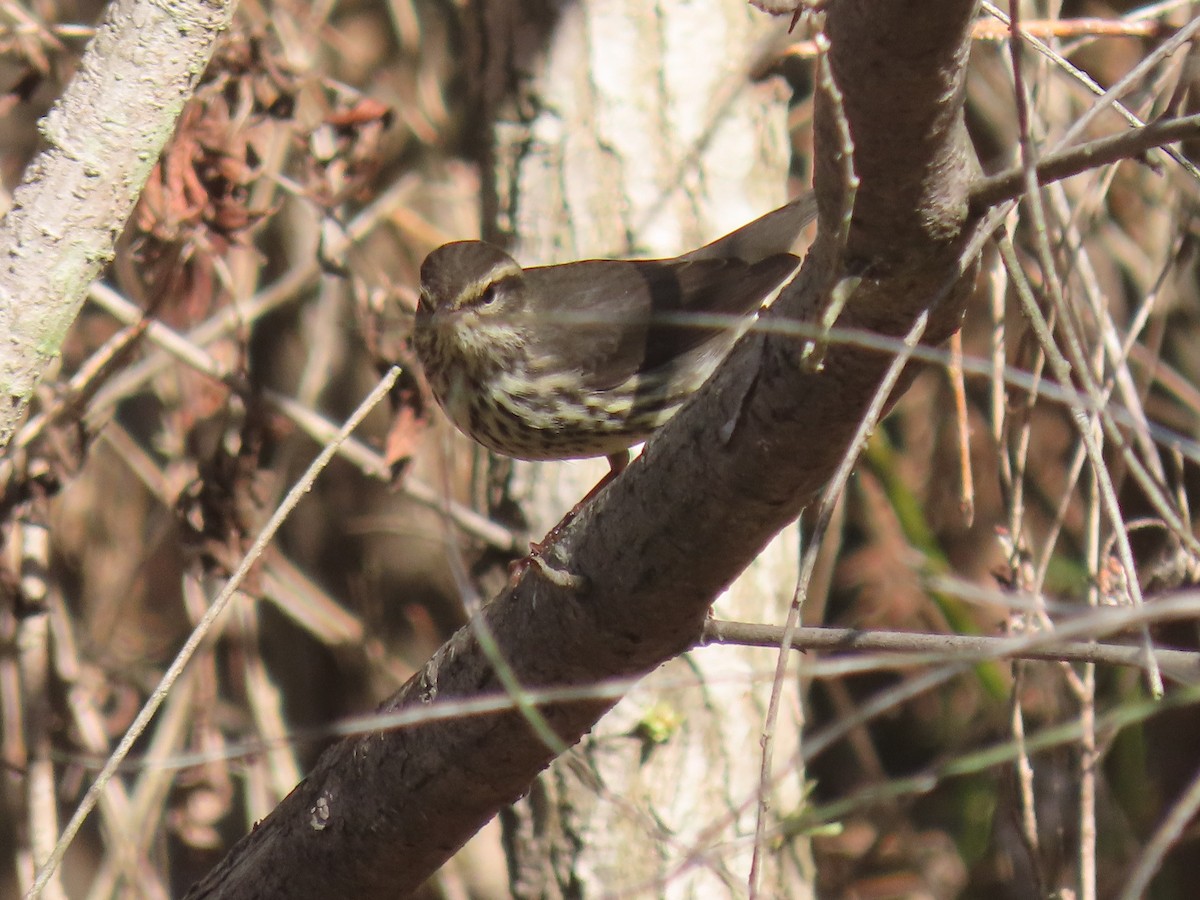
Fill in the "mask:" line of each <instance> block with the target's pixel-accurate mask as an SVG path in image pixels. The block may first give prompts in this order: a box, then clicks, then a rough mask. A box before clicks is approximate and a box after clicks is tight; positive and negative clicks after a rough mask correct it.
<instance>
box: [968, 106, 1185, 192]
mask: <svg viewBox="0 0 1200 900" xmlns="http://www.w3.org/2000/svg"><path fill="white" fill-rule="evenodd" d="M1197 135H1200V115H1194V116H1183V117H1181V118H1178V119H1168V120H1166V121H1161V122H1152V123H1150V124H1149V125H1145V126H1143V127H1141V128H1132V129H1130V130H1129V131H1124V132H1121V133H1120V134H1114V135H1110V136H1109V137H1103V138H1099V139H1097V140H1094V141H1088V142H1087V143H1083V144H1077V145H1075V146H1074V147H1068V148H1067V149H1066V150H1059V151H1057V152H1055V153H1047V154H1046V155H1044V156H1043V157H1042V158H1041V159H1040V160H1038V164H1037V167H1036V171H1037V180H1038V184H1040V185H1045V184H1049V183H1050V182H1052V181H1061V180H1062V179H1064V178H1070V177H1071V176H1072V175H1079V174H1081V173H1083V172H1086V171H1088V170H1090V169H1096V168H1099V167H1100V166H1106V165H1110V164H1112V163H1116V162H1120V161H1121V160H1124V159H1134V158H1136V157H1138V156H1140V155H1142V154H1143V153H1145V152H1146V151H1147V150H1153V149H1155V148H1156V147H1161V146H1163V145H1164V144H1171V143H1174V142H1175V141H1182V140H1186V139H1187V138H1194V137H1196V136H1197ZM1024 178H1025V174H1024V170H1023V169H1022V167H1021V166H1014V167H1012V168H1011V169H1005V170H1004V171H1003V172H997V173H996V174H995V175H989V176H987V177H986V178H980V179H979V180H978V181H976V182H975V183H974V184H973V185H971V192H970V193H971V206H972V208H973V209H976V210H983V209H985V208H986V207H989V206H995V205H996V204H997V203H1002V202H1003V201H1005V200H1015V199H1016V198H1017V197H1020V196H1021V195H1022V194H1023V193H1024V192H1025V185H1024Z"/></svg>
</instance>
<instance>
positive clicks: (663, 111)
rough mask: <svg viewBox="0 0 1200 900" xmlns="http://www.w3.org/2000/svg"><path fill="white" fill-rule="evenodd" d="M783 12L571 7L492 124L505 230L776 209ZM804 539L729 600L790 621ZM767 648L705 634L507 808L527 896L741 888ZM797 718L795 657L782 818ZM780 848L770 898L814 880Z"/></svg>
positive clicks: (582, 234) (553, 509)
mask: <svg viewBox="0 0 1200 900" xmlns="http://www.w3.org/2000/svg"><path fill="white" fill-rule="evenodd" d="M530 15H531V16H532V15H534V13H533V12H531V13H530ZM785 27H786V25H785V24H784V23H783V22H781V21H779V20H772V19H770V18H768V17H767V16H764V15H763V14H761V13H758V12H756V11H754V10H753V9H751V8H750V7H748V6H746V5H745V4H744V3H741V2H739V0H704V2H702V3H684V2H676V0H664V2H657V3H654V4H653V5H651V6H649V7H648V6H647V5H646V4H645V3H643V2H613V0H598V2H584V3H580V4H572V5H570V6H568V7H566V8H565V9H564V10H563V13H562V16H561V18H560V19H559V20H558V21H557V23H556V27H555V28H554V30H553V32H552V33H551V34H550V35H549V36H548V38H547V45H546V46H547V52H546V53H545V55H544V56H542V57H540V59H539V67H538V68H536V69H535V71H533V73H532V77H531V80H530V81H529V82H528V83H527V84H526V85H523V88H524V89H523V90H521V89H519V90H518V95H519V96H521V97H522V99H523V101H525V102H524V103H523V104H522V105H525V106H526V107H527V108H528V106H529V105H532V107H533V108H534V109H536V111H537V112H536V115H534V116H532V117H531V118H527V119H526V120H524V121H514V118H516V116H515V115H514V111H516V110H517V107H516V106H509V107H508V108H507V109H506V110H505V111H504V112H501V113H500V114H499V115H498V116H497V121H496V123H495V132H494V148H495V160H496V165H495V170H494V178H495V182H496V188H497V190H496V193H497V196H496V208H497V213H498V215H497V225H498V230H499V231H500V232H504V231H508V230H511V231H512V232H513V237H514V239H515V240H514V248H515V249H514V252H515V255H516V257H517V258H518V259H519V260H520V261H521V262H522V263H523V264H526V265H534V264H542V263H551V262H561V261H565V260H568V259H576V258H586V257H591V256H617V255H628V254H631V253H633V254H639V255H646V256H674V255H677V254H679V253H681V252H684V251H686V250H689V249H692V248H694V247H697V246H699V245H701V244H703V243H705V242H707V241H709V240H711V239H713V238H715V237H717V236H719V235H720V234H722V233H725V232H727V231H730V230H732V229H733V228H736V227H737V226H739V225H741V224H743V223H745V222H747V221H749V220H750V219H752V218H754V217H755V216H757V215H759V214H761V213H763V212H765V211H767V210H768V209H771V208H774V207H776V206H779V205H781V204H782V203H784V202H785V201H786V200H787V199H788V197H787V189H786V185H787V173H788V166H789V161H790V158H789V146H788V140H787V131H786V114H787V100H788V91H787V88H786V85H784V84H783V83H782V81H781V80H779V79H777V78H770V79H767V80H764V81H759V82H754V81H752V80H751V78H750V75H749V72H750V70H751V69H752V68H753V67H754V65H755V63H756V62H757V60H758V59H759V58H760V57H761V56H762V54H763V53H764V50H765V49H766V47H767V45H768V43H769V42H770V41H771V40H772V39H773V38H775V39H778V38H779V37H781V36H782V35H783V33H784V31H785ZM582 61H586V65H584V64H583V63H582ZM530 101H531V103H530ZM506 114H507V119H508V120H507V121H505V120H504V119H505V118H506ZM605 468H606V465H605V464H604V462H603V461H587V462H573V463H556V464H544V463H543V464H521V465H519V466H518V467H517V470H516V472H515V475H514V478H513V480H512V490H513V493H514V495H515V496H516V497H517V498H518V500H519V501H520V502H521V504H522V508H523V509H524V510H525V512H526V514H527V515H528V517H529V520H530V524H531V530H532V532H533V533H534V535H535V536H540V535H541V534H543V533H545V531H546V530H547V529H549V528H550V527H551V526H552V525H553V524H554V523H555V521H557V519H558V518H559V517H560V516H561V515H562V514H563V512H564V511H565V510H567V509H569V508H570V507H571V506H572V505H573V504H574V503H575V502H576V501H577V500H578V499H579V498H580V497H582V496H583V495H584V494H585V493H586V492H587V490H588V489H589V488H590V487H591V486H592V485H593V484H595V483H596V481H597V480H598V479H599V478H600V477H601V476H602V475H603V474H604V471H605ZM797 543H798V538H797V532H796V529H795V528H789V529H787V530H786V531H784V532H783V533H782V534H781V535H780V536H779V537H778V538H777V539H776V540H775V541H774V542H773V543H772V544H771V545H770V547H769V548H768V549H767V550H766V551H765V552H764V553H763V554H762V556H761V557H760V558H759V560H758V561H757V562H756V563H755V564H754V566H752V567H751V569H750V570H749V571H747V572H746V573H745V575H744V576H743V577H742V578H741V579H739V581H738V582H737V583H736V584H735V585H734V586H733V588H732V589H731V590H730V591H728V592H727V593H726V595H725V596H723V597H722V598H721V600H720V601H719V602H718V604H717V607H716V609H717V612H718V614H719V615H720V616H721V617H723V618H736V619H748V620H752V621H767V622H779V621H782V619H783V617H784V616H785V614H786V610H787V605H788V603H789V601H790V598H791V593H792V588H793V586H794V583H795V579H796V573H797V558H798V547H797ZM775 664H776V655H775V654H773V653H771V652H769V651H763V650H754V649H737V648H711V649H706V650H702V651H699V652H695V653H689V654H686V655H685V656H684V657H682V658H679V659H676V660H674V661H672V662H671V663H669V664H667V665H666V666H663V667H662V668H661V669H659V670H658V671H657V672H655V673H654V674H653V675H651V676H650V677H648V678H646V679H645V680H644V681H643V682H642V683H641V684H640V685H639V686H638V688H637V689H635V690H634V691H633V692H632V693H631V694H629V695H628V696H627V697H626V698H625V699H624V700H623V701H622V702H621V703H620V705H619V706H617V708H616V709H615V710H614V711H613V712H612V713H610V714H609V715H608V716H607V717H606V718H605V719H604V720H603V721H602V722H601V723H600V724H599V726H597V728H596V729H595V730H594V731H593V733H592V734H591V735H590V736H589V737H588V738H586V739H585V740H584V741H583V742H581V743H580V744H579V745H578V746H577V747H576V748H575V749H574V750H573V751H572V752H571V753H569V754H567V755H566V756H564V757H563V758H561V759H560V760H559V761H558V762H556V763H555V764H554V766H553V767H552V768H551V770H550V771H549V772H548V773H546V775H544V776H543V777H542V778H541V779H540V780H539V781H538V782H537V783H536V784H535V786H534V787H533V788H532V789H531V791H530V794H529V795H528V796H527V797H526V798H525V799H523V800H522V801H521V802H520V803H519V804H517V806H515V807H514V808H513V809H512V810H511V811H510V812H509V813H508V814H507V815H506V817H505V823H506V828H507V841H506V844H507V847H508V850H509V854H510V861H511V864H512V867H513V888H514V893H515V894H516V895H517V896H523V897H555V896H596V895H601V894H605V895H607V894H612V893H617V894H622V895H625V894H628V893H631V892H632V893H635V894H639V895H662V896H672V897H685V896H705V897H713V896H721V895H731V896H734V895H742V894H744V893H745V889H746V884H747V879H748V876H749V867H750V859H751V853H752V850H753V838H754V830H755V816H756V810H757V804H758V791H759V772H760V765H761V751H760V738H761V734H762V728H763V723H764V713H765V709H766V704H767V698H768V696H769V694H770V690H771V680H772V676H773V674H774V669H775ZM799 716H800V704H799V699H798V688H797V683H796V679H795V676H794V671H792V672H789V681H788V684H787V685H786V686H785V693H784V703H783V714H782V716H781V721H780V723H779V728H778V731H777V750H776V759H777V760H778V761H779V764H778V766H777V771H780V772H782V773H783V777H782V778H778V779H776V784H774V785H772V786H771V787H770V793H769V796H770V798H771V809H772V813H773V815H775V816H779V815H786V814H787V813H789V812H792V811H794V810H795V809H796V808H797V805H798V803H799V802H800V797H801V789H802V782H803V771H802V769H801V768H800V767H799V765H798V764H797V763H796V762H795V750H796V748H797V743H796V742H797V739H798V735H799ZM771 847H772V850H771V851H770V852H769V853H768V854H766V858H765V859H764V865H765V867H764V870H763V876H762V878H763V880H762V884H763V885H764V888H765V889H766V892H767V893H768V894H769V895H772V896H785V895H786V896H790V897H803V896H807V895H809V894H811V889H810V886H809V881H810V874H809V866H808V852H807V847H806V846H804V845H803V844H801V843H799V842H793V843H790V844H785V845H784V846H783V848H782V849H779V847H778V845H777V844H776V843H772V844H771Z"/></svg>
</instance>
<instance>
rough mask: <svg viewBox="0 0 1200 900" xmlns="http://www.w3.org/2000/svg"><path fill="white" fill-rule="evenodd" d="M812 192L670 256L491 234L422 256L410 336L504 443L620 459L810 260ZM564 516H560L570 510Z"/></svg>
mask: <svg viewBox="0 0 1200 900" xmlns="http://www.w3.org/2000/svg"><path fill="white" fill-rule="evenodd" d="M815 215H816V203H815V200H814V199H813V195H811V194H808V195H805V196H803V197H801V198H799V199H797V200H794V201H792V202H791V203H788V204H787V205H785V206H782V207H780V208H779V209H776V210H773V211H771V212H769V213H767V214H766V215H764V216H761V217H760V218H758V219H755V220H754V221H753V222H750V223H749V224H747V225H744V226H742V227H741V228H739V229H737V230H736V231H733V232H731V233H729V234H727V235H725V236H724V237H722V238H719V239H717V240H716V241H713V242H712V243H710V244H707V245H705V246H703V247H701V248H699V249H697V250H693V251H691V252H690V253H685V254H684V255H682V256H678V257H674V258H671V259H651V260H641V259H587V260H579V261H576V262H568V263H561V264H557V265H548V266H536V267H530V268H523V267H522V266H521V265H520V264H519V263H518V262H517V261H516V260H515V259H514V258H513V257H512V256H510V255H509V254H508V253H506V252H505V251H504V250H502V249H501V248H500V247H497V246H495V245H493V244H490V243H487V242H484V241H455V242H452V243H448V244H444V245H442V246H441V247H438V248H437V249H435V250H434V251H432V252H431V253H430V254H429V255H428V256H427V257H426V258H425V261H424V262H423V263H422V265H421V272H420V299H419V302H418V306H417V311H416V317H415V323H414V327H413V332H412V346H413V349H414V351H415V353H416V356H417V358H418V360H419V361H420V363H421V365H422V367H423V369H424V371H425V376H426V380H427V381H428V383H429V386H430V389H431V391H432V393H433V395H434V397H435V398H436V400H437V402H438V403H439V405H440V406H441V407H442V409H443V410H444V411H445V413H446V415H447V417H448V418H449V419H450V421H451V422H453V423H454V425H455V426H456V427H457V428H458V429H459V430H460V431H461V432H463V433H464V434H465V435H467V436H468V437H470V438H472V439H474V440H475V441H476V442H478V443H479V444H482V445H483V446H484V447H486V448H487V449H489V450H491V451H493V452H495V453H498V454H500V455H502V456H508V457H512V458H515V459H523V460H560V459H574V458H584V457H594V456H606V457H607V458H608V461H609V466H610V472H609V474H608V475H607V476H606V478H605V479H604V480H603V481H602V482H601V483H600V484H598V485H597V486H596V487H595V488H593V490H592V491H591V492H590V493H589V494H588V496H587V497H585V498H584V500H583V501H581V503H580V504H579V505H580V506H582V505H583V503H586V501H587V500H588V499H589V498H590V497H592V496H594V495H595V494H596V493H597V492H598V491H599V490H600V489H601V488H602V487H603V486H604V485H605V484H607V483H608V481H609V480H611V478H613V477H615V475H616V474H618V473H619V472H620V471H621V470H622V469H623V468H624V467H625V465H626V464H627V463H628V459H629V448H630V447H632V446H633V445H635V444H638V443H640V442H642V441H644V440H645V439H646V438H648V437H649V436H650V435H651V434H652V433H653V432H654V431H656V430H657V429H658V428H659V427H661V426H662V425H663V424H664V423H665V422H666V421H667V420H669V419H670V418H671V417H672V416H673V415H674V414H675V413H676V412H678V410H679V409H680V408H681V407H682V406H683V404H684V402H685V401H686V400H687V399H688V397H690V396H691V395H692V394H693V393H695V392H696V390H697V389H698V388H700V386H701V385H702V384H704V382H705V381H707V380H708V378H709V376H710V375H711V374H712V373H713V371H714V370H715V369H716V367H717V366H718V365H719V364H720V362H721V361H722V360H723V359H724V358H725V356H726V355H727V354H728V352H729V350H730V349H731V347H732V346H733V344H734V342H735V341H736V339H737V338H738V336H739V335H740V334H741V333H742V332H743V331H745V329H746V328H747V327H748V326H749V324H750V323H751V322H752V321H753V318H754V317H755V315H756V314H757V313H758V311H759V310H760V309H761V308H762V306H763V304H764V303H765V302H766V301H768V300H769V299H770V298H771V297H772V295H773V294H774V293H775V292H776V291H777V290H778V289H779V288H780V287H781V286H782V285H783V284H784V283H785V282H786V281H787V280H788V279H789V278H790V276H791V275H792V274H794V272H795V271H796V269H797V267H798V265H799V263H800V260H799V258H798V257H797V256H795V255H794V254H793V250H794V247H795V244H796V242H797V239H798V237H799V235H800V232H801V231H802V230H803V229H804V227H805V226H806V225H807V224H808V223H809V222H811V221H812V220H813V218H815ZM560 526H561V523H560Z"/></svg>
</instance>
